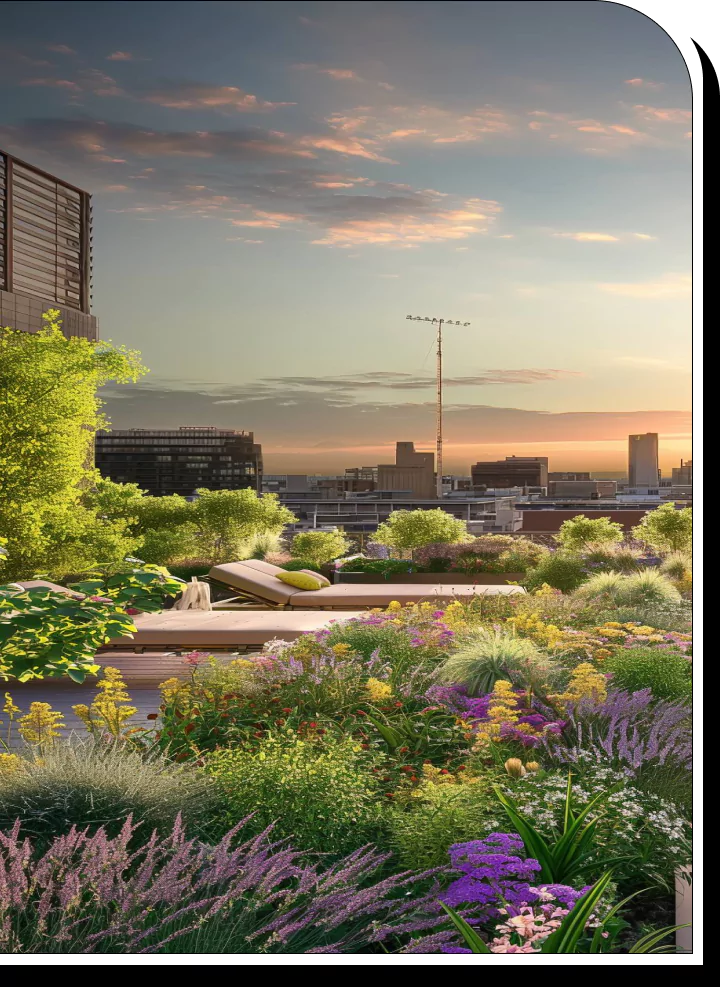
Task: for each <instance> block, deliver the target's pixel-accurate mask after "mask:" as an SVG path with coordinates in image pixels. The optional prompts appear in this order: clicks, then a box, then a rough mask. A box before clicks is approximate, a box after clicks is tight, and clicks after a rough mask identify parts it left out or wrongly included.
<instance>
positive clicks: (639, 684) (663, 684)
mask: <svg viewBox="0 0 720 987" xmlns="http://www.w3.org/2000/svg"><path fill="white" fill-rule="evenodd" d="M603 667H604V668H605V669H607V671H608V672H611V673H612V675H613V680H612V684H613V688H614V689H619V690H621V691H622V692H640V690H641V689H652V694H653V696H655V697H656V698H657V699H670V700H675V699H690V698H691V697H692V662H691V661H690V660H689V659H688V658H686V657H685V655H683V654H681V653H680V652H677V651H672V650H667V651H664V650H661V649H659V648H627V649H625V648H623V649H621V650H619V651H618V652H617V653H616V654H614V655H613V656H612V657H611V658H608V659H607V661H606V663H605V665H604V666H603Z"/></svg>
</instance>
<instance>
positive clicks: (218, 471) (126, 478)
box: [95, 428, 263, 497]
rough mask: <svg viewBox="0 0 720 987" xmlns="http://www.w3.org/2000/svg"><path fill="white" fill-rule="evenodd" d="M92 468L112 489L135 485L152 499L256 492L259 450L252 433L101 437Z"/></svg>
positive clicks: (183, 431)
mask: <svg viewBox="0 0 720 987" xmlns="http://www.w3.org/2000/svg"><path fill="white" fill-rule="evenodd" d="M95 465H96V466H97V468H98V469H99V470H100V472H101V473H102V475H103V476H104V477H107V478H108V479H110V480H114V481H115V482H116V483H137V484H138V485H139V486H140V487H141V488H142V489H143V490H147V492H148V493H150V494H152V495H153V496H154V497H165V496H169V495H170V494H180V496H181V497H191V496H192V495H193V494H194V493H195V491H196V490H199V489H207V490H248V489H249V490H257V491H259V490H260V484H261V481H262V469H263V466H262V447H261V446H259V445H256V444H255V437H254V435H253V433H252V432H237V431H234V430H231V429H221V428H179V429H173V430H168V431H155V430H146V429H142V428H133V429H129V430H127V431H112V432H99V433H98V434H97V436H96V438H95Z"/></svg>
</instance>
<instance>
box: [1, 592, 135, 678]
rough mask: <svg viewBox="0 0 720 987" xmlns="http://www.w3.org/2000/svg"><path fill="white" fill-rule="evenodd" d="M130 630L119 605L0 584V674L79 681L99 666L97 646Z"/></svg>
mask: <svg viewBox="0 0 720 987" xmlns="http://www.w3.org/2000/svg"><path fill="white" fill-rule="evenodd" d="M134 630H135V625H134V623H133V621H132V618H131V617H130V616H129V615H128V614H126V613H125V610H124V608H123V607H122V606H120V605H119V604H114V603H110V602H103V601H99V600H92V599H84V600H75V599H72V598H71V597H68V596H65V595H63V594H60V593H53V592H52V591H51V590H47V589H31V590H26V591H20V590H19V589H18V588H13V587H12V586H0V678H3V679H5V680H7V679H18V680H19V681H20V682H28V681H30V679H42V678H60V677H62V676H65V675H67V676H69V677H70V678H71V679H73V681H75V682H83V681H84V680H85V677H86V675H88V674H93V673H94V672H96V671H97V669H98V666H97V665H95V663H94V660H95V654H96V653H97V650H98V648H100V647H101V646H102V645H103V644H105V643H106V642H107V641H109V640H110V639H111V638H115V637H125V636H127V635H130V634H132V632H133V631H134Z"/></svg>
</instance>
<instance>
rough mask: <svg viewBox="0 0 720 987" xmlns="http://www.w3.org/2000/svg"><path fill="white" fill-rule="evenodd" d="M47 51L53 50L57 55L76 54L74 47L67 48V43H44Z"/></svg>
mask: <svg viewBox="0 0 720 987" xmlns="http://www.w3.org/2000/svg"><path fill="white" fill-rule="evenodd" d="M45 47H46V48H47V50H48V51H54V52H55V53H56V54H58V55H77V52H76V51H75V49H74V48H69V47H68V46H67V45H46V46H45Z"/></svg>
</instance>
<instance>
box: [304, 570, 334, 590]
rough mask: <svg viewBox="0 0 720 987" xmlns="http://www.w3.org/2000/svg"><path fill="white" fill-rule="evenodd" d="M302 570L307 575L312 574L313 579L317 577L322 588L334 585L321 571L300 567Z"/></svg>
mask: <svg viewBox="0 0 720 987" xmlns="http://www.w3.org/2000/svg"><path fill="white" fill-rule="evenodd" d="M300 572H304V573H305V575H306V576H312V577H313V579H317V581H318V582H319V583H320V588H321V589H322V588H323V587H325V586H332V583H331V582H330V580H329V579H328V578H327V576H323V574H322V573H321V572H315V571H314V570H313V569H300Z"/></svg>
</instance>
